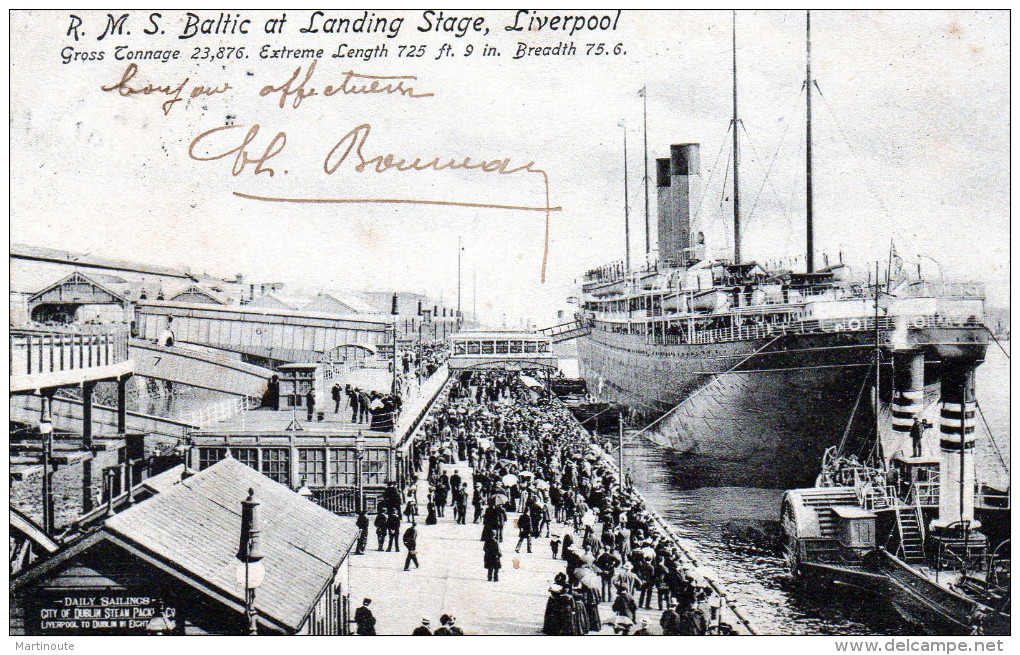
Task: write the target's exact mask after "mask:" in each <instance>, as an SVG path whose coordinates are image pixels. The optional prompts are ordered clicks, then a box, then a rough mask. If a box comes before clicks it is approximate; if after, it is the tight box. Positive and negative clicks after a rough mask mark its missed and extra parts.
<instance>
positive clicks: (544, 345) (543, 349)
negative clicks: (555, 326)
mask: <svg viewBox="0 0 1020 655" xmlns="http://www.w3.org/2000/svg"><path fill="white" fill-rule="evenodd" d="M538 352H540V353H547V352H549V342H547V341H543V342H541V343H539V344H538Z"/></svg>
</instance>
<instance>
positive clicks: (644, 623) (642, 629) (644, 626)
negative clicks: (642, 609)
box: [634, 619, 652, 635]
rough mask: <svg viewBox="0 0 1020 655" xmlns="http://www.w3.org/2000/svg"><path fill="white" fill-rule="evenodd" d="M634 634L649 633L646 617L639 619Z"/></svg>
mask: <svg viewBox="0 0 1020 655" xmlns="http://www.w3.org/2000/svg"><path fill="white" fill-rule="evenodd" d="M634 634H635V635H650V634H652V633H651V632H649V631H648V619H641V627H640V628H638V629H637V630H635V631H634Z"/></svg>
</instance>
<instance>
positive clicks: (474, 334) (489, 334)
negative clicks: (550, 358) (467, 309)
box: [450, 330, 550, 341]
mask: <svg viewBox="0 0 1020 655" xmlns="http://www.w3.org/2000/svg"><path fill="white" fill-rule="evenodd" d="M450 338H451V339H458V340H466V339H522V340H523V339H527V340H529V341H545V340H548V339H549V338H550V337H548V336H546V335H544V334H542V333H541V332H524V331H521V330H463V331H461V332H457V333H454V334H451V335H450Z"/></svg>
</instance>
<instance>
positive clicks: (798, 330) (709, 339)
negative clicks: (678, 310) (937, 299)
mask: <svg viewBox="0 0 1020 655" xmlns="http://www.w3.org/2000/svg"><path fill="white" fill-rule="evenodd" d="M668 320H677V321H680V320H699V319H698V318H694V317H692V318H690V319H686V318H684V317H680V316H670V317H667V321H668ZM875 323H876V319H875V317H874V316H862V317H851V318H840V319H812V320H806V321H796V322H790V323H776V324H765V325H739V326H731V327H725V328H713V329H709V330H695V331H694V332H693V333H686V334H668V333H667V334H662V333H660V332H658V331H656V330H654V329H653V330H651V331H650V332H649V334H648V340H649V342H650V343H653V344H657V345H665V346H678V345H683V344H707V343H720V342H726V341H754V340H758V339H766V338H770V337H774V336H778V335H803V334H816V333H838V332H870V331H873V330H875ZM877 323H878V329H879V330H881V331H891V330H894V329H896V317H894V316H880V317H879V318H878V320H877ZM908 325H909V327H910V328H911V329H915V330H923V329H930V328H936V327H980V326H981V325H982V323H981V322H980V321H979V320H978V317H976V316H969V317H966V318H961V317H947V316H938V315H932V316H914V317H911V318H910V319H909V322H908ZM681 329H682V328H681Z"/></svg>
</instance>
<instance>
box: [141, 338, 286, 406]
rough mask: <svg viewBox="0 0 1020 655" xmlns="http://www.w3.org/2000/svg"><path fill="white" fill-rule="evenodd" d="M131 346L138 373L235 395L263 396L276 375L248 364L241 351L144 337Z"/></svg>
mask: <svg viewBox="0 0 1020 655" xmlns="http://www.w3.org/2000/svg"><path fill="white" fill-rule="evenodd" d="M128 350H129V353H130V356H131V359H132V360H133V361H134V363H135V374H136V375H144V376H145V377H150V378H156V379H159V380H166V381H169V382H174V383H177V384H186V385H189V386H192V387H198V388H199V389H208V390H211V391H219V392H222V393H228V394H232V395H235V396H252V397H256V398H261V397H262V394H263V392H265V390H266V384H267V382H268V381H269V378H270V377H272V376H273V375H274V372H273V371H272V370H270V369H268V368H263V367H261V366H255V365H254V364H246V363H245V362H242V361H241V360H240V358H239V357H238V356H237V355H231V354H229V353H224V352H217V351H215V350H209V349H204V350H199V349H197V348H182V347H179V346H158V345H156V344H154V343H150V342H148V341H143V340H141V339H132V340H131V341H130V343H129V348H128Z"/></svg>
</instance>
